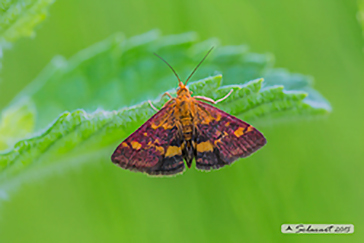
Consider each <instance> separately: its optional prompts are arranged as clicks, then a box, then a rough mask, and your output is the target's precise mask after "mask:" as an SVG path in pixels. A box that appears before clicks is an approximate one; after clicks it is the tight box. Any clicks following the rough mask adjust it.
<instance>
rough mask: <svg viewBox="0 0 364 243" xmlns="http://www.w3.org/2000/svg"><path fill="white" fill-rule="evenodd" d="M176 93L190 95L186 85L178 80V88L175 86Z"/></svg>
mask: <svg viewBox="0 0 364 243" xmlns="http://www.w3.org/2000/svg"><path fill="white" fill-rule="evenodd" d="M177 95H178V96H180V95H191V91H190V90H189V89H188V88H187V86H186V85H184V84H183V83H182V82H179V84H178V88H177Z"/></svg>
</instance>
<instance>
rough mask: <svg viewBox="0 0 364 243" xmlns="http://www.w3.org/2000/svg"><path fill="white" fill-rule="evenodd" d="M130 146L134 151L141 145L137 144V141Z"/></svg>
mask: <svg viewBox="0 0 364 243" xmlns="http://www.w3.org/2000/svg"><path fill="white" fill-rule="evenodd" d="M130 144H131V146H132V147H133V149H135V150H139V149H140V148H141V147H142V145H141V144H140V143H138V142H137V141H132V142H131V143H130Z"/></svg>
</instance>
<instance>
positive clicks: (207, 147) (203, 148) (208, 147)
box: [197, 141, 214, 153]
mask: <svg viewBox="0 0 364 243" xmlns="http://www.w3.org/2000/svg"><path fill="white" fill-rule="evenodd" d="M213 150H214V147H213V146H212V144H211V143H210V141H206V142H202V143H199V144H197V152H201V153H203V152H209V151H213Z"/></svg>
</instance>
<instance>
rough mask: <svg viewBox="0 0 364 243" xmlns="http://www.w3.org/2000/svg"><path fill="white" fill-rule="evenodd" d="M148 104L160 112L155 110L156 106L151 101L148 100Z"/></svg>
mask: <svg viewBox="0 0 364 243" xmlns="http://www.w3.org/2000/svg"><path fill="white" fill-rule="evenodd" d="M148 103H149V105H150V106H151V107H152V108H153V110H155V111H159V110H158V109H157V108H155V106H154V105H153V104H152V102H151V101H150V100H148Z"/></svg>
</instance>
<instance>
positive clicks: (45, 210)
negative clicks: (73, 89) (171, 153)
mask: <svg viewBox="0 0 364 243" xmlns="http://www.w3.org/2000/svg"><path fill="white" fill-rule="evenodd" d="M357 6H358V5H357V2H356V1H347V0H345V1H339V0H321V1H314V0H310V1H306V0H296V1H291V0H274V1H263V0H254V1H253V0H241V1H232V0H225V1H217V0H215V1H203V0H196V1H191V0H187V1H186V0H185V1H181V0H175V1H163V0H154V1H143V0H136V1H112V0H105V1H95V0H78V1H71V0H63V1H57V2H56V3H55V4H54V5H52V6H51V8H50V15H49V17H48V18H47V19H46V20H45V21H44V22H43V23H42V24H41V25H40V26H39V27H38V30H37V35H36V38H33V39H29V38H23V39H21V40H19V41H17V42H15V43H14V45H13V48H12V49H10V50H6V51H5V53H4V59H3V68H2V70H1V75H0V76H1V83H0V108H3V107H4V106H6V105H7V103H8V102H9V101H10V100H11V99H12V98H13V97H14V95H16V94H17V93H18V92H19V91H20V90H21V89H22V88H23V87H24V86H25V85H26V84H27V83H29V82H30V81H31V80H32V79H34V78H35V77H36V75H37V74H38V73H39V72H40V71H41V70H42V69H43V67H44V66H45V65H46V64H47V63H48V62H49V61H50V60H51V58H52V57H53V56H55V55H57V54H61V55H64V56H65V57H70V56H72V55H73V54H75V53H76V52H77V51H79V50H81V49H83V48H85V47H87V46H89V45H91V44H93V43H95V42H97V41H100V40H102V39H104V38H106V37H108V36H109V35H111V34H113V33H115V32H120V31H121V32H123V33H125V34H126V36H128V37H130V36H133V35H137V34H141V33H144V32H146V31H149V30H150V29H154V28H158V29H160V30H161V31H162V32H163V33H164V34H177V33H181V32H185V31H191V30H192V31H196V32H197V33H198V34H199V35H200V37H201V39H202V40H203V39H206V38H210V37H218V38H219V39H220V40H221V42H222V44H223V45H231V44H242V43H245V44H248V45H249V46H250V47H251V50H252V51H254V52H258V53H265V52H271V53H273V54H274V55H275V57H276V65H275V66H277V67H285V68H288V69H289V70H290V71H292V72H298V73H303V74H309V75H312V76H313V77H314V78H315V80H316V84H315V88H316V89H317V90H318V91H320V92H321V93H322V94H323V95H324V96H325V97H326V98H327V99H328V100H329V101H330V102H331V105H332V107H333V112H332V114H331V115H330V116H329V117H328V118H325V119H317V120H316V119H315V120H309V121H307V120H306V121H294V122H290V123H284V124H281V125H274V126H269V127H264V129H261V130H262V132H263V133H264V134H265V136H266V137H267V140H268V144H267V146H266V147H265V148H264V149H262V150H261V151H259V152H258V153H257V154H255V155H254V156H252V157H250V158H248V159H245V160H243V161H240V162H239V163H236V164H234V165H233V166H232V167H228V168H225V169H222V170H220V171H217V172H212V173H202V172H198V171H195V170H188V171H187V172H186V173H185V174H184V175H182V176H177V177H174V178H159V179H155V178H150V177H147V176H146V175H143V174H136V173H130V172H128V171H123V170H121V169H119V168H117V167H115V166H114V165H113V164H112V163H111V162H110V161H109V159H108V158H105V159H104V160H100V161H98V162H97V163H94V162H93V163H91V161H90V165H89V166H88V165H87V164H86V165H84V166H83V167H79V168H76V169H72V170H68V171H60V172H55V173H54V174H52V175H51V176H47V177H46V178H40V179H39V180H35V181H31V182H29V183H28V184H25V185H22V186H21V188H20V189H19V190H17V191H16V193H13V194H12V195H11V198H10V199H9V200H8V201H3V202H2V205H1V208H0V210H1V211H0V215H1V218H0V242H116V241H121V242H124V241H127V242H128V241H143V242H146V241H150V242H186V241H188V242H199V241H205V242H224V241H230V242H243V241H246V242H307V241H311V242H363V241H364V234H363V231H361V229H362V228H363V227H364V208H363V206H362V204H363V203H362V202H363V201H364V194H363V190H362V185H363V183H364V180H363V169H364V164H363V162H364V159H363V158H364V149H363V147H364V141H363V137H364V128H363V125H362V124H363V121H362V120H363V119H364V109H363V108H362V107H363V104H364V98H363V91H364V82H363V81H364V56H363V47H364V41H363V38H362V30H361V28H360V24H359V23H358V21H357V19H356V14H357V12H358V7H357ZM140 92H143V91H142V90H141V91H140ZM156 95H158V94H156ZM111 152H112V151H110V154H111ZM282 223H338V224H340V223H341V224H354V225H355V229H356V232H355V233H354V234H352V235H283V234H282V233H281V232H280V226H281V224H282Z"/></svg>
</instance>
